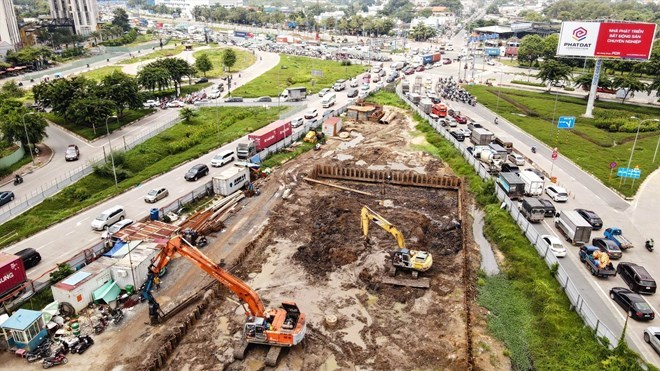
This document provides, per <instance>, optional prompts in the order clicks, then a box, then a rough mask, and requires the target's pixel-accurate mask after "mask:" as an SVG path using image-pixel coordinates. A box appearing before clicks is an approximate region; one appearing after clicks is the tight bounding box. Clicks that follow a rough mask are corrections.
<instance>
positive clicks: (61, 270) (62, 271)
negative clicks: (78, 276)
mask: <svg viewBox="0 0 660 371" xmlns="http://www.w3.org/2000/svg"><path fill="white" fill-rule="evenodd" d="M74 272H75V271H74V270H73V269H72V268H71V266H70V265H69V264H68V263H60V264H58V265H57V270H55V271H52V272H50V283H51V284H55V283H58V282H60V281H61V280H63V279H65V278H67V277H69V276H70V275H72V274H73V273H74Z"/></svg>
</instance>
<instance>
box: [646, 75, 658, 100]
mask: <svg viewBox="0 0 660 371" xmlns="http://www.w3.org/2000/svg"><path fill="white" fill-rule="evenodd" d="M654 90H655V96H656V97H660V76H659V75H656V76H655V77H654V78H653V81H651V83H650V84H649V85H648V86H647V87H646V91H647V92H648V93H649V95H651V92H652V91H654Z"/></svg>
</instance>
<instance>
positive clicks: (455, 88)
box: [437, 76, 477, 106]
mask: <svg viewBox="0 0 660 371" xmlns="http://www.w3.org/2000/svg"><path fill="white" fill-rule="evenodd" d="M437 93H438V94H440V96H441V97H442V98H443V99H447V100H452V101H455V102H462V103H465V104H469V105H471V106H475V105H476V104H477V98H476V97H474V96H473V95H472V94H470V93H468V92H467V91H465V90H464V89H463V88H461V86H460V85H459V84H458V83H457V82H456V81H454V79H453V77H451V76H450V77H448V78H442V77H441V78H440V79H439V81H438V85H437Z"/></svg>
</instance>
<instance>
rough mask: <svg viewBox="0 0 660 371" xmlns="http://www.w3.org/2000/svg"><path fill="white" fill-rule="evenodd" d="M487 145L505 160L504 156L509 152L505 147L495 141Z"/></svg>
mask: <svg viewBox="0 0 660 371" xmlns="http://www.w3.org/2000/svg"><path fill="white" fill-rule="evenodd" d="M488 147H489V148H490V149H491V150H492V151H493V152H495V153H497V154H498V155H500V157H502V159H503V160H506V156H507V155H508V154H509V152H508V151H507V150H506V148H504V147H502V146H501V145H499V144H497V143H490V144H489V145H488Z"/></svg>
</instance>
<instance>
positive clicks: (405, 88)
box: [401, 80, 410, 94]
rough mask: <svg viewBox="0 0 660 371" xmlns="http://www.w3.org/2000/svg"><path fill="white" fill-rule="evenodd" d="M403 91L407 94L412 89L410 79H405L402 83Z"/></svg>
mask: <svg viewBox="0 0 660 371" xmlns="http://www.w3.org/2000/svg"><path fill="white" fill-rule="evenodd" d="M401 91H402V92H403V94H406V93H407V92H409V91H410V83H409V82H408V80H403V83H402V84H401Z"/></svg>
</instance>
